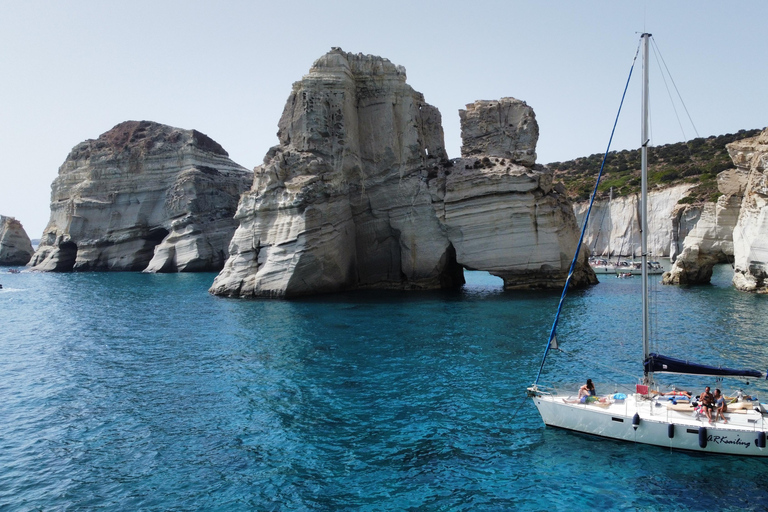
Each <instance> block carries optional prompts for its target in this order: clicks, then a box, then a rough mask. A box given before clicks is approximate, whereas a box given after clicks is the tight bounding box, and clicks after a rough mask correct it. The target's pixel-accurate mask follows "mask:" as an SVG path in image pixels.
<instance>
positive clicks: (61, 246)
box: [30, 121, 252, 272]
mask: <svg viewBox="0 0 768 512" xmlns="http://www.w3.org/2000/svg"><path fill="white" fill-rule="evenodd" d="M251 179H252V175H251V173H250V172H249V171H247V170H246V169H244V168H243V167H241V166H239V165H237V164H235V163H234V162H232V161H231V160H230V159H229V158H228V155H227V153H226V151H224V149H223V148H222V147H221V146H220V145H219V144H217V143H216V142H215V141H213V140H212V139H210V138H209V137H208V136H206V135H204V134H202V133H200V132H197V131H195V130H182V129H178V128H173V127H170V126H166V125H161V124H157V123H152V122H148V121H141V122H136V121H127V122H124V123H121V124H119V125H117V126H115V127H114V128H113V129H112V130H110V131H108V132H106V133H104V134H103V135H101V136H100V137H99V138H98V139H96V140H87V141H85V142H82V143H80V144H78V145H77V146H75V147H74V148H73V149H72V152H71V153H70V154H69V156H68V157H67V159H66V161H65V162H64V164H63V165H62V166H61V168H60V169H59V175H58V177H57V178H56V179H55V180H54V182H53V185H52V186H51V188H52V192H51V218H50V220H49V222H48V226H47V227H46V228H45V232H44V233H43V237H42V239H41V241H40V245H39V247H38V250H37V252H36V253H35V255H34V257H33V259H32V261H31V262H30V265H33V266H34V268H36V269H39V270H49V271H69V270H133V271H139V270H147V271H151V272H175V271H203V270H208V271H210V270H218V269H220V268H221V267H222V266H223V264H224V261H225V260H226V257H227V256H228V252H227V247H228V243H229V241H230V239H231V235H232V233H233V232H234V230H235V228H236V222H235V221H234V219H233V214H234V211H235V208H236V205H237V201H238V199H239V196H240V193H242V192H243V191H244V190H247V188H248V185H249V183H250V181H251Z"/></svg>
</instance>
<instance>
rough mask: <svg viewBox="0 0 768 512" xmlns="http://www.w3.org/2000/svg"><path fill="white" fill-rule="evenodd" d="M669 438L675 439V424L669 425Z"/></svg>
mask: <svg viewBox="0 0 768 512" xmlns="http://www.w3.org/2000/svg"><path fill="white" fill-rule="evenodd" d="M667 437H668V438H670V439H672V438H673V437H675V424H674V423H670V424H669V425H667Z"/></svg>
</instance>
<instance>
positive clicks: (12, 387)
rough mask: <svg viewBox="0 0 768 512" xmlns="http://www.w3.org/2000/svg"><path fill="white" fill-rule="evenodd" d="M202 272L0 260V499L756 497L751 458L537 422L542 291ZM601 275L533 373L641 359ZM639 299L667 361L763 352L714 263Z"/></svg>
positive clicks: (617, 370)
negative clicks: (306, 283) (298, 287)
mask: <svg viewBox="0 0 768 512" xmlns="http://www.w3.org/2000/svg"><path fill="white" fill-rule="evenodd" d="M213 277H214V275H212V274H168V275H147V274H139V273H111V274H110V273H79V274H45V273H30V272H23V273H21V274H9V273H7V269H4V268H0V284H2V285H3V287H4V288H3V289H2V290H0V318H2V325H1V327H0V329H1V333H0V510H3V511H5V510H9V511H15V510H158V511H159V510H173V511H182V510H206V511H216V510H221V511H225V510H226V511H229V510H323V511H325V510H370V511H374V510H377V511H378V510H425V511H432V510H440V511H443V510H445V511H447V510H451V511H453V510H473V511H476V510H480V511H485V510H493V511H495V510H498V511H502V510H524V511H528V510H542V511H543V510H766V509H768V488H766V486H765V481H766V479H768V461H765V460H755V459H747V460H744V459H739V458H735V457H725V456H719V457H702V456H697V455H693V454H688V453H679V452H670V451H669V450H664V449H659V448H653V447H646V446H636V445H633V444H629V443H619V442H613V441H607V440H600V439H595V438H590V437H585V436H580V435H577V434H572V433H568V432H564V431H559V430H555V429H549V428H545V427H544V426H543V424H542V422H541V419H540V418H539V416H538V413H537V412H536V410H535V408H534V407H533V405H532V404H530V403H529V402H528V401H527V400H526V399H525V388H526V387H527V386H528V385H530V384H531V382H532V381H533V379H534V378H535V375H536V372H537V370H538V367H539V364H540V362H541V355H542V350H543V347H544V344H545V342H546V339H547V335H548V332H549V328H550V326H551V324H552V320H553V315H554V311H555V308H556V305H557V301H558V299H559V293H549V292H547V293H544V292H535V293H522V292H515V293H511V292H502V291H501V290H500V289H499V288H498V287H497V286H496V283H495V282H492V281H491V280H490V279H487V278H485V277H483V276H482V275H480V274H475V273H472V274H470V275H469V278H470V283H469V284H468V285H467V286H466V287H465V288H464V290H463V291H461V292H454V293H398V292H386V293H385V292H366V293H353V294H341V295H334V296H325V297H321V298H313V299H306V300H297V301H275V300H265V301H245V300H233V299H221V298H217V297H213V296H211V295H209V294H208V293H207V289H208V287H209V286H210V283H211V282H212V280H213ZM602 280H603V282H602V283H601V284H600V285H598V286H595V287H593V288H591V289H590V290H587V291H581V292H573V293H571V294H570V295H569V300H568V301H567V306H566V308H565V310H564V313H563V318H562V320H561V324H560V328H559V333H560V334H559V339H560V343H561V346H562V347H563V349H564V350H566V351H568V355H563V354H553V355H552V356H551V357H550V358H549V359H548V361H547V365H546V367H545V368H546V370H545V373H544V375H543V381H544V383H554V382H567V383H573V384H572V385H573V386H577V385H578V384H579V383H580V382H581V381H583V380H584V378H586V377H587V376H591V377H592V378H593V379H594V380H595V382H596V384H597V385H598V391H601V389H604V390H606V391H608V390H607V389H606V388H610V387H612V386H614V385H615V384H614V383H616V382H634V380H633V379H634V378H635V377H637V376H638V374H639V373H640V371H641V369H640V364H639V360H640V357H641V352H642V349H641V346H640V343H639V341H638V339H639V325H640V324H639V319H638V316H639V311H640V300H639V297H638V294H637V292H638V291H639V289H640V278H639V277H638V278H634V279H627V280H620V279H615V278H610V277H608V278H603V279H602ZM654 280H658V279H657V278H654ZM652 293H653V296H654V299H655V300H654V304H655V306H654V310H655V311H656V312H658V313H660V314H659V315H658V317H659V319H658V320H656V321H654V323H653V325H652V328H653V333H654V334H655V335H657V336H659V337H660V338H664V339H666V340H668V341H670V344H671V347H670V350H671V351H672V352H671V353H672V355H674V354H675V353H676V354H678V355H681V354H690V356H691V357H698V356H699V355H700V354H705V355H706V356H707V358H708V359H710V360H709V361H708V362H711V363H716V364H718V363H723V364H732V363H735V364H744V365H746V366H750V367H756V368H759V369H763V370H764V369H766V368H768V348H766V347H765V336H766V333H768V315H767V314H766V312H768V302H766V300H768V297H763V296H755V295H749V294H743V293H739V292H736V291H735V290H733V289H732V288H731V286H730V274H729V268H728V267H727V266H726V267H721V268H718V269H717V272H716V275H715V278H714V280H713V284H712V285H711V286H705V287H695V288H679V287H662V286H660V285H659V286H656V285H654V286H652ZM712 359H714V360H712ZM677 384H678V385H683V384H684V385H690V386H692V389H694V390H695V391H697V390H698V388H697V387H698V386H701V385H704V384H712V385H718V386H720V387H722V388H723V389H724V390H726V393H728V391H731V390H733V389H735V388H737V387H739V386H741V384H739V383H738V382H728V381H726V382H723V383H714V382H705V381H687V382H677ZM745 390H747V391H748V392H751V393H760V394H762V395H764V396H765V398H764V400H765V399H768V392H766V385H765V383H764V382H758V383H754V382H752V383H750V385H749V386H747V387H745Z"/></svg>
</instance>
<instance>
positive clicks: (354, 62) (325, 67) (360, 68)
mask: <svg viewBox="0 0 768 512" xmlns="http://www.w3.org/2000/svg"><path fill="white" fill-rule="evenodd" d="M340 71H341V72H345V73H348V74H350V75H352V76H372V77H388V78H392V79H395V80H397V81H400V82H405V80H406V73H405V68H404V67H403V66H398V65H395V64H392V62H390V61H389V59H385V58H384V57H379V56H376V55H364V54H362V53H347V52H345V51H344V50H342V49H341V48H338V47H333V48H331V51H329V52H328V53H326V54H325V55H323V56H322V57H320V58H319V59H317V60H316V61H315V62H314V64H312V67H311V68H310V70H309V74H310V75H312V74H322V73H329V72H330V73H335V72H340Z"/></svg>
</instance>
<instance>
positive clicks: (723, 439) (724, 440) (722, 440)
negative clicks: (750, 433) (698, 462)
mask: <svg viewBox="0 0 768 512" xmlns="http://www.w3.org/2000/svg"><path fill="white" fill-rule="evenodd" d="M707 441H708V442H710V443H716V444H735V445H741V446H743V447H744V448H749V447H750V446H752V443H750V442H748V441H744V440H742V439H741V438H740V437H737V438H736V439H728V436H713V435H711V434H710V435H709V436H708V437H707Z"/></svg>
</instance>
